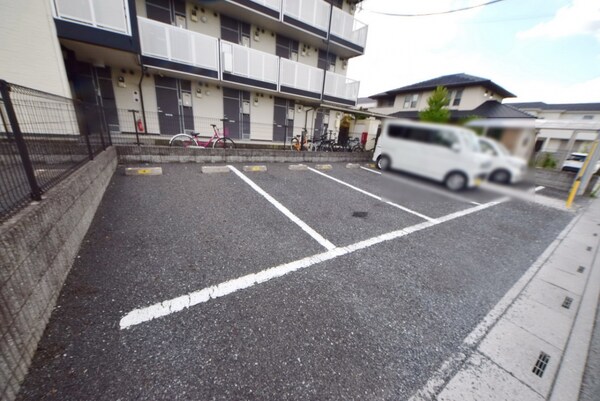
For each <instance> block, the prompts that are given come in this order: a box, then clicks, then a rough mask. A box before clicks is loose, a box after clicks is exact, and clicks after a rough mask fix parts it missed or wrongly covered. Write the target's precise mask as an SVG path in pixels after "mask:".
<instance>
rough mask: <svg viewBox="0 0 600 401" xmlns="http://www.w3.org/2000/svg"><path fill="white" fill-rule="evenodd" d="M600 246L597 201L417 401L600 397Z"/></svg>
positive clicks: (599, 204)
mask: <svg viewBox="0 0 600 401" xmlns="http://www.w3.org/2000/svg"><path fill="white" fill-rule="evenodd" d="M599 245H600V201H592V202H591V203H590V204H589V206H588V207H587V208H586V209H585V210H583V211H582V212H580V214H579V215H578V216H576V217H575V218H574V220H573V221H572V222H571V223H570V224H569V226H568V227H567V228H566V229H565V230H564V231H563V232H562V233H561V234H560V235H559V236H558V238H557V239H556V241H555V242H554V243H553V244H552V245H550V247H549V248H548V249H547V250H546V252H544V254H542V256H540V258H539V259H538V260H537V261H536V262H535V263H534V264H533V265H532V267H531V268H530V269H529V270H528V271H527V272H526V273H525V275H524V276H523V277H522V278H521V279H520V280H519V282H517V283H516V284H515V286H514V287H513V288H512V289H511V290H510V291H509V293H507V294H506V296H505V298H503V300H501V301H500V302H499V303H498V305H496V307H495V308H494V310H492V311H491V312H490V314H488V316H486V318H484V320H483V321H482V323H481V324H480V326H478V327H477V328H476V329H475V330H474V331H473V332H472V333H471V334H470V335H469V336H468V337H467V339H465V341H464V343H463V347H462V349H461V351H460V352H459V353H457V354H456V355H454V356H453V357H452V358H450V359H449V360H447V361H446V363H445V364H444V366H442V368H440V370H439V371H438V373H437V374H436V376H434V377H433V378H431V379H430V380H429V382H428V383H427V385H426V386H425V388H424V389H423V390H422V391H421V392H419V393H417V394H416V395H415V396H414V397H413V398H412V400H415V401H416V400H434V399H435V400H440V401H441V400H445V401H451V400H463V401H467V400H473V401H476V400H477V401H479V400H506V401H519V400H522V401H534V400H535V401H543V400H550V401H577V400H579V399H580V400H581V401H591V400H592V399H594V400H595V399H597V395H598V387H599V382H598V377H599V376H600V363H599V361H598V359H599V358H598V356H599V355H600V333H599V331H600V327H598V325H596V327H595V330H596V333H595V336H594V341H593V343H592V344H591V348H590V340H591V338H592V333H593V331H594V323H595V321H596V318H597V317H596V312H597V306H598V294H599V293H600V258H599V257H598V253H599V249H600V246H599ZM588 353H589V354H590V357H589V358H588ZM586 363H587V366H586ZM584 372H585V375H584ZM580 389H581V398H580Z"/></svg>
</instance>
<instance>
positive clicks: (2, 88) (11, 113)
mask: <svg viewBox="0 0 600 401" xmlns="http://www.w3.org/2000/svg"><path fill="white" fill-rule="evenodd" d="M0 95H1V96H2V100H3V101H4V107H5V109H6V114H7V117H8V121H9V123H10V126H11V127H12V134H13V136H14V137H15V143H16V144H17V149H18V150H19V155H20V156H21V161H22V162H23V169H24V170H25V175H26V176H27V181H29V187H30V188H31V199H33V200H36V201H39V200H42V190H41V189H40V186H39V185H38V182H37V179H36V178H35V171H34V170H33V164H32V163H31V158H30V157H29V150H28V149H27V143H26V142H25V139H24V138H23V133H22V132H21V127H20V126H19V120H18V118H17V113H15V108H14V106H13V103H12V99H11V98H10V88H9V84H8V82H6V81H5V80H0Z"/></svg>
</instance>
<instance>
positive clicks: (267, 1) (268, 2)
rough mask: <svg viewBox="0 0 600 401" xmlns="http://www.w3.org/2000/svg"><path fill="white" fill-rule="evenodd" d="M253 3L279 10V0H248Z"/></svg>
mask: <svg viewBox="0 0 600 401" xmlns="http://www.w3.org/2000/svg"><path fill="white" fill-rule="evenodd" d="M250 1H251V2H253V3H256V4H260V5H261V6H264V7H267V8H270V9H271V10H275V11H281V0H250Z"/></svg>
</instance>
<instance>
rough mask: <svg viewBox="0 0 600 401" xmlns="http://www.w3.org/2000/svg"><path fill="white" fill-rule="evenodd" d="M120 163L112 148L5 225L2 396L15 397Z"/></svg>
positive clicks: (1, 235)
mask: <svg viewBox="0 0 600 401" xmlns="http://www.w3.org/2000/svg"><path fill="white" fill-rule="evenodd" d="M116 166H117V155H116V150H115V149H114V148H108V150H106V151H105V152H102V153H100V154H99V155H98V156H96V158H95V159H94V160H93V161H90V162H88V163H86V164H85V165H83V166H82V167H81V168H80V169H79V170H77V171H76V172H74V173H73V174H71V175H70V176H69V177H67V178H66V179H65V180H64V181H62V182H61V183H59V184H58V185H57V186H55V187H54V188H52V189H50V190H49V191H48V192H47V193H46V194H45V195H44V199H43V200H42V201H41V202H37V203H34V204H32V205H30V206H28V207H27V208H25V209H24V210H22V211H21V212H19V213H18V214H16V215H15V216H14V217H12V218H11V219H10V220H8V221H7V222H5V223H4V224H3V225H2V226H0V250H1V251H0V399H2V400H13V399H14V398H15V396H16V394H17V392H18V390H19V386H20V383H21V382H22V381H23V378H24V377H25V374H26V372H27V369H28V367H29V364H30V363H31V360H32V358H33V354H34V352H35V349H36V347H37V344H38V341H39V340H40V338H41V336H42V334H43V332H44V328H45V327H46V324H47V322H48V320H49V318H50V314H51V313H52V309H53V307H54V305H55V303H56V300H57V298H58V295H59V293H60V290H61V287H62V284H63V282H64V280H65V279H66V277H67V274H68V273H69V270H70V269H71V265H72V263H73V260H74V259H75V256H76V254H77V252H78V250H79V245H80V244H81V241H82V240H83V238H84V236H85V234H86V232H87V230H88V227H89V225H90V223H91V221H92V218H93V217H94V214H95V212H96V209H97V207H98V205H99V203H100V200H101V199H102V196H103V195H104V191H105V189H106V187H107V185H108V183H109V181H110V178H111V176H112V175H113V173H114V171H115V169H116Z"/></svg>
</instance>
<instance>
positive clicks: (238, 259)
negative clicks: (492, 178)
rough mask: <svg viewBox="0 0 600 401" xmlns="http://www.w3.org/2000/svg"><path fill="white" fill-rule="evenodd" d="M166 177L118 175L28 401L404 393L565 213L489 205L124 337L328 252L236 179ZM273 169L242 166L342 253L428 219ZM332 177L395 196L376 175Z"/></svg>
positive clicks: (418, 197)
mask: <svg viewBox="0 0 600 401" xmlns="http://www.w3.org/2000/svg"><path fill="white" fill-rule="evenodd" d="M162 167H163V171H164V174H163V175H162V176H152V177H144V176H139V177H129V176H128V177H126V176H123V175H121V174H119V173H117V174H115V176H114V177H113V179H112V181H111V183H110V185H109V188H108V189H107V192H106V194H105V196H104V198H103V200H102V203H101V205H100V208H99V209H98V212H97V213H96V216H95V218H94V221H93V223H92V225H91V227H90V230H89V232H88V234H87V236H86V238H85V240H84V243H83V245H82V248H81V250H80V253H79V256H78V257H77V259H76V261H75V264H74V266H73V269H72V271H71V273H70V275H69V277H68V279H67V282H66V283H65V286H64V287H63V290H62V293H61V296H60V298H59V301H58V303H57V306H56V308H55V310H54V312H53V314H52V317H51V321H50V323H49V325H48V327H47V329H46V332H45V334H44V337H43V339H42V340H41V342H40V344H39V348H38V351H37V353H36V356H35V357H34V362H33V364H32V366H31V368H30V371H29V374H28V376H27V378H26V380H25V382H24V384H23V387H22V389H21V392H20V394H19V398H18V399H20V400H40V399H42V400H44V399H56V400H82V399H98V400H118V399H122V400H129V399H140V400H157V399H164V400H175V399H181V400H188V399H189V400H211V399H222V400H230V399H257V400H259V399H260V400H293V399H315V400H325V399H408V398H409V397H410V396H411V395H412V394H413V393H414V392H415V391H416V390H418V389H420V388H421V387H422V386H423V384H424V383H425V382H426V381H427V379H428V378H429V377H430V376H431V374H432V373H433V372H435V371H436V369H438V368H439V365H440V364H441V363H442V362H443V361H444V360H445V359H446V358H447V357H448V356H449V355H450V354H451V353H452V352H454V351H456V349H457V348H458V347H459V346H460V344H461V343H462V340H463V339H464V337H465V336H466V335H468V334H469V332H470V331H471V330H472V329H473V328H474V327H475V326H476V325H477V324H478V323H479V321H480V320H481V319H482V318H483V317H484V316H485V315H486V314H487V313H488V311H489V310H490V309H491V308H492V307H493V306H494V305H495V304H496V302H498V300H499V299H500V298H501V297H502V296H503V295H504V293H506V291H507V290H508V289H509V288H510V287H511V286H512V285H513V284H514V283H515V282H516V281H517V280H518V279H519V277H520V276H521V275H522V274H523V272H524V271H525V270H526V269H527V268H528V267H529V266H530V265H531V263H532V262H533V261H534V260H535V259H536V258H537V256H538V255H539V254H541V253H542V251H543V250H544V249H545V248H546V247H547V246H548V244H549V243H550V242H551V241H552V240H553V239H554V238H555V237H556V235H557V234H558V233H559V232H560V231H561V230H562V229H563V228H564V227H565V226H566V224H567V223H568V222H569V221H570V220H571V218H572V217H573V214H571V213H567V212H563V211H559V210H556V209H551V208H547V207H544V206H540V205H536V204H531V203H525V202H522V201H507V202H503V203H500V204H493V205H491V206H490V207H487V208H481V209H477V211H475V212H473V213H470V214H466V213H465V214H464V215H462V214H461V215H459V216H458V217H456V218H453V219H452V220H448V221H443V222H440V223H435V224H432V225H431V226H427V227H425V228H419V229H418V230H416V229H415V231H414V232H408V231H407V232H406V234H405V235H404V234H403V236H402V237H399V238H395V239H390V240H385V241H380V242H378V243H373V244H372V245H369V246H365V247H363V248H360V249H358V248H357V249H356V250H355V251H352V252H347V253H345V254H340V256H339V257H332V258H330V259H328V260H325V259H323V261H320V262H319V261H316V262H314V263H312V264H311V265H307V266H308V267H306V268H303V269H300V270H297V271H291V270H290V271H289V274H285V275H282V276H281V277H274V278H273V279H271V280H268V281H264V282H257V283H256V284H255V285H253V286H251V287H248V288H245V289H240V290H235V291H233V290H232V291H231V292H230V293H227V294H225V295H223V296H221V297H219V298H216V299H209V300H208V301H207V302H203V303H200V304H197V305H194V306H191V307H189V308H186V309H183V310H182V311H179V312H177V313H172V314H168V315H167V316H163V317H159V318H156V319H154V320H151V321H147V322H143V323H140V324H137V325H134V326H132V327H128V328H121V327H120V326H119V322H120V320H121V319H122V318H123V316H125V315H126V314H128V313H129V312H130V311H132V310H135V309H136V308H144V307H147V306H149V305H153V304H156V303H160V302H162V301H166V300H170V299H173V298H175V297H179V296H182V295H185V294H188V293H191V292H194V291H197V290H200V289H203V288H206V287H209V286H214V285H217V284H219V283H223V282H228V280H235V279H237V278H239V277H243V276H245V275H248V274H250V273H258V272H261V271H264V270H265V269H269V268H272V267H274V266H281V265H282V264H286V263H290V262H292V263H293V262H294V261H297V260H299V259H302V258H307V257H310V256H312V255H316V254H323V252H335V249H334V250H333V251H327V249H326V248H324V247H323V245H322V244H320V243H319V242H318V241H316V240H315V239H314V238H312V237H311V236H310V235H309V234H308V233H307V231H305V230H303V229H302V228H301V227H300V226H299V225H298V224H297V223H295V222H294V221H292V220H291V219H290V218H289V216H286V215H284V214H283V213H281V210H279V209H278V208H277V207H275V206H274V205H273V204H272V203H271V202H270V201H268V200H267V199H266V198H265V197H264V196H263V195H261V194H260V193H258V192H257V191H256V190H255V189H253V188H252V187H251V186H250V185H248V184H247V183H246V182H244V181H243V180H242V179H240V178H239V177H238V176H236V175H235V174H233V173H222V174H201V173H200V166H198V165H194V164H182V165H175V164H166V165H162ZM236 167H237V168H238V169H239V170H241V167H242V166H239V165H236ZM267 167H268V171H267V172H256V173H254V172H248V173H243V174H244V175H245V176H246V177H247V178H249V179H250V180H252V182H254V183H255V184H256V185H258V186H259V187H260V188H262V190H264V191H265V192H266V193H267V194H269V195H270V196H271V197H272V198H274V199H275V200H276V201H278V202H279V204H280V205H281V206H283V207H285V208H287V209H288V210H289V211H290V212H291V213H293V214H294V215H295V216H296V217H297V218H299V219H301V220H302V221H303V222H304V223H305V224H306V225H308V226H309V227H310V228H312V229H314V231H316V232H317V233H319V234H320V235H322V236H323V237H324V238H325V239H326V240H328V241H331V242H332V243H333V244H334V245H335V246H337V247H342V246H346V245H351V244H355V243H357V242H358V241H364V240H367V239H369V238H372V237H374V236H380V235H381V234H385V233H389V232H392V231H395V230H400V229H405V228H407V227H415V225H417V224H420V223H423V222H428V221H427V220H425V219H423V218H421V217H419V216H418V215H415V214H413V213H410V212H407V211H405V210H402V209H399V208H398V207H394V206H392V205H390V204H388V203H386V202H385V201H382V200H378V199H376V198H374V197H372V196H368V195H366V194H365V193H363V192H359V191H357V190H356V189H352V188H350V187H348V186H346V185H343V184H341V183H339V182H337V181H334V180H332V179H330V178H328V177H325V176H323V175H320V174H317V173H315V172H313V171H310V170H309V171H289V170H288V169H287V165H285V164H268V165H267ZM323 173H325V174H327V175H328V176H330V177H334V178H336V179H338V180H340V181H343V182H345V183H347V184H349V185H352V186H354V187H355V188H358V189H362V190H363V191H367V192H368V193H370V194H374V195H376V196H381V195H380V194H381V191H384V192H385V189H382V188H381V187H380V186H381V185H385V184H383V183H384V182H386V181H384V180H383V179H380V178H378V177H377V174H375V173H372V172H369V171H365V170H362V169H346V168H345V166H344V165H343V164H339V165H337V164H336V165H334V166H333V168H332V169H331V170H327V171H323ZM380 182H381V183H382V184H379V183H380ZM397 184H398V188H396V189H395V191H396V192H397V193H400V194H401V195H402V197H400V198H398V199H394V202H400V200H404V201H405V203H399V205H400V206H402V207H404V208H406V209H409V210H413V211H416V212H417V213H419V214H423V215H425V216H429V217H432V218H435V219H437V218H440V217H441V218H442V219H443V216H446V215H448V214H449V213H456V212H459V213H460V212H461V211H465V210H468V209H470V208H476V207H477V205H475V204H470V203H469V202H471V201H473V202H477V203H481V202H483V201H487V200H488V199H490V200H494V199H497V195H495V194H490V193H486V192H485V191H482V190H473V191H467V192H465V193H462V194H460V196H461V197H464V198H465V199H464V201H463V200H460V199H457V198H452V197H446V196H444V195H443V193H440V192H438V190H439V189H440V188H439V186H435V185H433V184H431V183H428V182H418V184H419V185H422V187H415V186H414V185H409V184H406V183H405V184H402V183H401V182H398V183H397ZM428 188H431V189H432V190H431V191H428V190H427V189H428ZM480 201H481V202H480ZM355 212H359V214H358V215H357V216H356V215H355V216H353V214H355ZM365 213H366V214H365ZM440 221H441V220H440ZM423 227H424V226H423ZM409 231H410V230H409Z"/></svg>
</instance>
